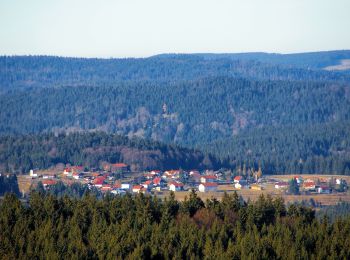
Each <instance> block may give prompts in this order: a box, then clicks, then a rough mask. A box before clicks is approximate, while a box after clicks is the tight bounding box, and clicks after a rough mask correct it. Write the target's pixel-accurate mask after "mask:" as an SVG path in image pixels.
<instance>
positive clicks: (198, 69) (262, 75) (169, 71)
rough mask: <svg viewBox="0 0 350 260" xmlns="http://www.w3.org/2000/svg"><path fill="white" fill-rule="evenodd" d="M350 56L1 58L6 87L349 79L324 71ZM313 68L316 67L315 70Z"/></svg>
mask: <svg viewBox="0 0 350 260" xmlns="http://www.w3.org/2000/svg"><path fill="white" fill-rule="evenodd" d="M343 59H350V51H336V52H331V53H328V52H319V53H311V54H307V53H306V54H298V55H297V54H294V55H281V54H266V53H246V54H186V55H184V54H182V55H158V56H153V57H150V58H140V59H132V58H128V59H84V58H62V57H52V56H13V57H11V56H2V57H0V91H6V90H9V89H17V88H27V87H58V86H67V85H69V86H86V85H89V86H101V85H113V84H116V83H119V82H125V81H127V82H130V81H141V82H144V81H152V82H154V81H157V82H174V81H184V80H194V79H198V78H203V77H211V76H225V77H243V78H253V79H265V80H266V79H267V80H312V81H317V80H327V81H334V80H336V81H338V80H341V81H348V80H350V75H349V74H344V73H339V72H330V71H324V70H322V69H323V68H324V67H326V66H329V65H337V64H339V63H340V62H341V61H342V60H343ZM310 69H311V70H310Z"/></svg>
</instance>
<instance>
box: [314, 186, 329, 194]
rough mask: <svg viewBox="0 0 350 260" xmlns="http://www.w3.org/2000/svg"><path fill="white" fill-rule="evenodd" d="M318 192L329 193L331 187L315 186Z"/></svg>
mask: <svg viewBox="0 0 350 260" xmlns="http://www.w3.org/2000/svg"><path fill="white" fill-rule="evenodd" d="M317 192H318V193H323V194H330V193H331V189H330V188H329V187H328V186H320V187H318V188H317Z"/></svg>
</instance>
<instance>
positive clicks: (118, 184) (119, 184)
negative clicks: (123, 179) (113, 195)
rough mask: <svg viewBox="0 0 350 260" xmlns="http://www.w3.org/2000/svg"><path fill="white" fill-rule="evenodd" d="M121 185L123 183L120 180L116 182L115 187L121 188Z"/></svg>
mask: <svg viewBox="0 0 350 260" xmlns="http://www.w3.org/2000/svg"><path fill="white" fill-rule="evenodd" d="M121 186H122V184H121V183H120V182H119V181H117V182H115V183H114V185H113V187H114V188H120V187H121Z"/></svg>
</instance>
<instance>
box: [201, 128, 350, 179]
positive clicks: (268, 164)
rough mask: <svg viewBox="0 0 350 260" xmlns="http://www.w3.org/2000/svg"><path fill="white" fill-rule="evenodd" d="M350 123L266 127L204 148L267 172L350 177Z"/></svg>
mask: <svg viewBox="0 0 350 260" xmlns="http://www.w3.org/2000/svg"><path fill="white" fill-rule="evenodd" d="M349 126H350V123H349V121H345V122H337V123H333V124H315V125H313V126H311V127H309V128H304V127H301V126H294V127H266V128H261V129H252V130H249V131H246V132H245V133H243V134H241V135H239V136H237V137H233V138H225V139H222V140H218V141H215V142H213V143H209V144H205V145H202V146H200V149H201V150H203V151H207V152H211V153H213V154H216V155H217V156H218V157H219V158H221V159H222V160H224V159H225V158H230V159H231V160H230V162H231V164H236V165H237V166H242V165H243V164H245V165H247V166H250V165H253V166H255V168H256V167H258V164H259V163H260V165H261V166H262V168H263V169H264V172H265V173H276V172H277V173H288V172H290V173H318V174H322V173H330V174H346V175H350V149H349V147H350V127H349Z"/></svg>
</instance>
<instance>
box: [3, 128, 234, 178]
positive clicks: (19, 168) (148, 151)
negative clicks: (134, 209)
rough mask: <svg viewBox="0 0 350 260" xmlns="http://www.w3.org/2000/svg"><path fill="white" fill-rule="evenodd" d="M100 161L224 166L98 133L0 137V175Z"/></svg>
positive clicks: (147, 166) (176, 166) (174, 148)
mask: <svg viewBox="0 0 350 260" xmlns="http://www.w3.org/2000/svg"><path fill="white" fill-rule="evenodd" d="M102 162H109V163H115V162H124V163H127V164H128V165H130V167H131V169H132V170H149V169H160V170H167V169H168V170H169V169H180V168H182V169H193V168H195V169H213V168H221V167H224V166H228V165H224V164H222V163H221V162H220V161H219V160H217V159H216V158H215V157H213V156H211V155H205V154H203V153H201V152H199V151H195V150H191V149H186V148H181V147H177V146H174V145H164V144H161V143H158V142H153V141H148V140H144V139H137V138H133V139H128V138H126V137H123V136H120V135H113V134H106V133H101V132H95V133H72V134H69V135H62V134H61V135H58V136H55V135H53V134H40V135H25V136H3V137H0V172H13V173H27V172H28V171H29V170H30V169H34V168H39V169H44V168H48V167H52V166H55V165H56V164H62V163H63V164H67V163H69V164H72V165H82V166H85V167H92V168H98V167H100V164H101V163H102Z"/></svg>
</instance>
